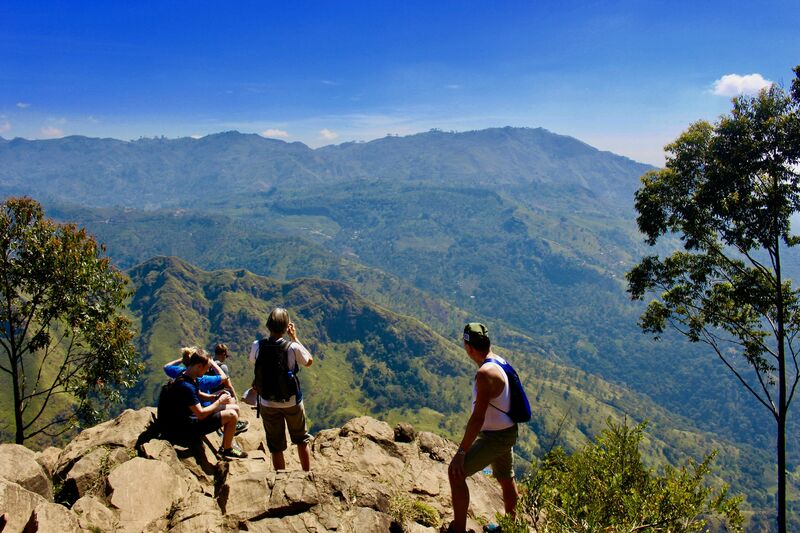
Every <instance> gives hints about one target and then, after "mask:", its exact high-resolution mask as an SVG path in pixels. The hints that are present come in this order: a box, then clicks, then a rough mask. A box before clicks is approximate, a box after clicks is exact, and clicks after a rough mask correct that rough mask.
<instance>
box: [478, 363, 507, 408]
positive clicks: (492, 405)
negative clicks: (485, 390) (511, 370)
mask: <svg viewBox="0 0 800 533" xmlns="http://www.w3.org/2000/svg"><path fill="white" fill-rule="evenodd" d="M486 363H494V364H496V365H497V366H499V367H500V370H502V371H503V374H505V375H506V386H508V387H509V388H510V387H511V380H510V379H509V378H508V372H506V369H505V368H503V364H502V363H501V362H500V361H498V360H497V359H492V358H491V357H487V358H486V359H484V360H483V363H481V366H483V365H485V364H486ZM509 392H511V391H510V390H509ZM489 405H490V406H491V407H494V408H495V409H497V410H498V411H500V412H501V413H503V414H504V415H506V416H507V417H508V418H509V419H510V418H511V411H503V410H502V409H500V408H499V407H497V406H496V405H495V404H493V403H492V401H491V400H489Z"/></svg>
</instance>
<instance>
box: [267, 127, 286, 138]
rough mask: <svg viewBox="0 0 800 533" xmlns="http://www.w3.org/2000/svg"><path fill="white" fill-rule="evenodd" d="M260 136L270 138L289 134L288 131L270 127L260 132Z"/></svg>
mask: <svg viewBox="0 0 800 533" xmlns="http://www.w3.org/2000/svg"><path fill="white" fill-rule="evenodd" d="M261 136H262V137H270V138H272V139H285V138H287V137H288V136H289V132H288V131H283V130H278V129H274V128H270V129H267V130H264V131H262V132H261Z"/></svg>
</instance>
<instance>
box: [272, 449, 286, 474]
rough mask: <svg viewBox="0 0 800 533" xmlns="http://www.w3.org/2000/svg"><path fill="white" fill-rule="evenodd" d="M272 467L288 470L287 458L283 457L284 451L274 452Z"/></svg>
mask: <svg viewBox="0 0 800 533" xmlns="http://www.w3.org/2000/svg"><path fill="white" fill-rule="evenodd" d="M272 467H273V468H274V469H275V470H286V459H284V457H283V452H273V453H272Z"/></svg>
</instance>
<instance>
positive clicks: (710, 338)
mask: <svg viewBox="0 0 800 533" xmlns="http://www.w3.org/2000/svg"><path fill="white" fill-rule="evenodd" d="M795 72H796V73H797V76H798V77H797V79H796V80H795V86H794V89H795V90H794V92H793V94H787V93H786V92H785V91H784V90H783V89H782V88H780V87H778V86H772V87H770V88H768V89H764V90H762V91H761V93H760V94H759V95H758V96H757V97H753V98H751V97H739V98H736V99H734V101H733V110H732V112H731V114H730V115H727V116H723V117H722V118H721V119H720V120H719V121H718V122H717V123H716V124H714V125H712V124H709V123H707V122H703V121H701V122H698V123H696V124H693V125H692V126H691V127H690V128H689V129H688V130H687V131H686V132H684V133H683V134H682V135H681V136H680V137H679V138H678V139H677V140H676V141H675V142H674V143H672V144H671V145H669V146H667V150H668V151H669V157H668V159H667V165H666V168H665V169H663V170H659V171H653V172H650V173H648V174H645V175H644V176H643V177H642V188H641V189H640V190H639V191H638V192H637V193H636V209H637V211H638V212H639V217H638V218H637V222H638V224H639V228H640V229H641V230H642V232H643V233H644V234H645V236H646V238H647V242H648V243H649V244H650V245H655V244H656V242H657V241H658V240H659V239H663V238H669V237H671V236H673V235H677V236H678V237H680V239H681V241H682V243H683V250H679V251H675V252H673V253H672V254H671V255H669V256H668V257H666V258H664V259H661V258H660V257H658V256H648V257H645V258H644V259H643V260H642V261H641V262H640V263H639V264H638V265H636V266H635V267H634V268H633V269H632V270H631V271H630V272H629V273H628V274H627V279H628V284H629V286H628V290H629V292H630V293H631V294H632V295H633V297H634V298H637V299H644V298H645V296H646V295H650V294H652V293H655V299H654V300H652V301H651V302H650V304H649V305H648V307H647V309H646V311H645V312H644V313H643V314H642V317H641V320H640V325H641V327H642V329H644V330H645V331H648V332H652V333H655V334H656V335H660V334H661V333H663V332H664V330H665V328H667V327H668V326H671V327H673V328H675V329H676V330H677V331H679V332H680V333H682V334H684V335H685V336H686V337H687V338H688V339H689V340H690V341H692V342H702V343H704V344H706V345H707V346H708V347H710V349H711V350H712V352H713V353H714V354H716V356H717V357H719V359H721V360H722V361H723V363H724V364H725V366H726V367H727V368H728V369H730V371H731V372H732V373H733V374H734V375H735V376H736V378H737V379H738V381H739V382H740V384H741V385H742V386H743V387H744V388H745V389H746V390H747V391H748V392H749V393H750V394H751V395H752V396H753V397H754V398H755V399H756V400H757V401H758V402H759V403H760V404H761V405H762V406H763V407H764V408H765V409H766V410H767V411H768V412H769V413H770V415H771V417H773V418H774V419H775V422H776V427H777V436H778V438H777V467H778V496H777V500H778V501H777V507H778V524H779V529H780V530H781V531H785V530H786V516H785V513H786V509H785V506H786V474H785V472H786V446H785V438H786V431H787V430H786V424H787V418H788V411H789V407H790V404H791V402H792V399H793V397H794V392H795V390H796V388H797V385H798V382H800V373H798V350H800V346H798V345H797V343H796V342H795V338H796V336H797V334H798V333H800V292H798V290H797V289H796V288H794V287H793V286H792V283H791V281H789V280H787V279H786V274H785V273H784V271H783V268H784V265H783V261H784V260H785V256H786V253H787V250H788V249H789V248H791V247H792V246H794V245H795V244H797V242H800V241H799V240H798V238H797V237H795V236H793V235H792V234H791V233H790V218H791V216H792V214H794V213H796V212H797V211H800V172H798V168H800V167H799V165H800V91H798V90H797V88H798V86H800V85H799V84H800V67H798V68H797V69H795Z"/></svg>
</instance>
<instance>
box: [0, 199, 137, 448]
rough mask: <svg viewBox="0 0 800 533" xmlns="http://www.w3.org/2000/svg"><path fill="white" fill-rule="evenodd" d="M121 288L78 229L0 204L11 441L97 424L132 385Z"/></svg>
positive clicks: (1, 332)
mask: <svg viewBox="0 0 800 533" xmlns="http://www.w3.org/2000/svg"><path fill="white" fill-rule="evenodd" d="M126 285H127V278H126V277H125V276H124V275H123V274H122V273H121V272H119V271H117V270H115V269H114V268H112V267H111V265H110V264H109V260H108V258H107V257H105V254H104V251H103V249H102V247H101V246H98V244H97V243H96V242H95V240H94V239H93V238H92V237H91V236H89V235H88V234H87V233H86V231H85V230H83V229H80V228H78V227H76V226H75V225H72V224H57V223H55V222H53V221H52V220H50V219H48V218H46V217H45V215H44V211H43V209H42V207H41V205H39V204H38V203H37V202H36V201H34V200H32V199H30V198H8V199H6V200H5V201H4V202H2V203H1V204H0V325H1V326H2V329H0V352H2V354H0V370H2V372H3V373H4V374H6V375H7V377H8V378H9V379H10V384H11V387H10V389H11V390H10V391H8V390H7V389H6V390H4V391H2V394H3V395H10V396H11V397H12V398H11V405H12V410H13V416H14V424H15V441H16V442H17V443H19V444H22V443H23V442H25V441H26V440H28V439H31V438H33V437H36V436H43V435H47V436H51V437H53V436H57V435H58V434H60V433H63V432H64V431H66V430H67V429H69V428H70V427H72V426H73V425H74V424H75V423H77V422H79V421H80V420H87V419H89V420H93V419H96V418H97V416H99V415H100V414H101V413H103V412H104V411H106V410H107V409H108V407H109V406H110V405H112V404H113V403H114V401H115V400H119V399H120V391H121V390H122V389H124V388H127V387H130V386H132V385H133V384H134V383H135V380H136V378H137V376H138V374H139V372H140V371H141V364H140V363H139V361H138V359H137V356H136V353H135V351H134V348H133V343H132V338H133V332H132V330H131V322H130V320H128V318H126V317H125V316H124V314H123V312H122V311H123V309H124V308H125V301H126V298H127V297H128V295H129V292H128V290H127V288H126ZM5 399H8V398H7V397H6V398H5Z"/></svg>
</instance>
